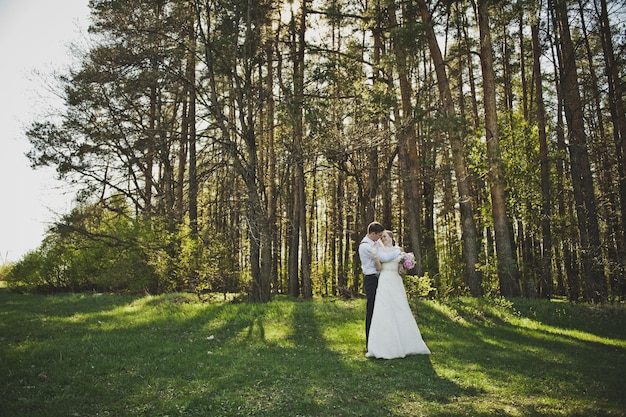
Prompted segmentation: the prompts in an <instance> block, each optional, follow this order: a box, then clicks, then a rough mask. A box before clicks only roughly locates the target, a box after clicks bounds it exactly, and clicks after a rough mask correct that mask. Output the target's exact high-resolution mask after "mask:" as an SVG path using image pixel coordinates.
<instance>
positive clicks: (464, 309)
mask: <svg viewBox="0 0 626 417" xmlns="http://www.w3.org/2000/svg"><path fill="white" fill-rule="evenodd" d="M544 303H549V302H544V301H539V302H538V301H537V300H535V302H534V305H535V306H539V307H541V306H543V305H544ZM536 308H537V307H536ZM420 310H421V315H422V317H423V319H424V322H425V323H427V331H426V332H425V333H426V335H427V336H430V335H432V336H431V337H434V341H433V343H432V344H431V345H432V346H431V349H433V351H434V352H435V355H434V356H433V358H434V362H435V364H434V367H435V369H437V370H438V371H439V372H440V373H442V374H443V375H445V376H446V377H449V378H451V379H452V380H454V381H459V384H462V385H467V384H469V385H470V386H474V387H477V388H482V389H484V391H485V392H488V393H490V394H489V395H487V396H486V397H487V398H490V401H492V402H494V404H499V407H500V413H504V414H498V413H496V414H495V415H507V414H506V413H505V411H503V410H506V409H507V408H511V407H510V404H511V403H512V404H514V407H513V408H514V409H517V410H524V411H523V412H521V415H536V416H544V415H545V416H551V415H581V416H582V415H590V416H591V415H593V416H596V415H619V416H622V415H624V410H626V388H625V387H624V385H623V383H622V382H621V381H622V372H623V367H622V366H620V365H618V364H624V363H626V349H624V347H621V346H616V345H615V344H613V343H609V342H607V343H603V342H601V341H595V340H584V339H581V338H578V337H575V336H572V335H568V334H560V333H558V332H557V333H555V332H554V331H553V329H551V328H549V329H546V328H545V326H543V325H542V323H541V322H535V321H529V320H519V317H520V316H521V315H520V314H519V312H518V311H517V310H516V309H514V308H512V305H508V304H506V305H502V306H498V305H495V306H494V303H493V300H481V299H457V300H450V301H449V302H446V303H440V302H434V301H433V302H423V303H420ZM546 321H547V320H546ZM552 323H553V324H552V326H554V327H555V328H556V329H558V328H559V321H558V320H553V321H552ZM429 329H434V330H435V331H434V332H433V333H431V332H430V331H429ZM622 341H623V339H622ZM427 342H428V341H427ZM615 343H617V342H615ZM437 351H443V352H445V354H446V355H447V357H446V358H444V359H443V360H441V361H439V360H438V359H439V357H438V356H437V354H436V352H437ZM461 381H463V382H461ZM494 393H497V394H496V395H495V396H494ZM498 397H499V398H498ZM533 402H534V403H533ZM494 411H495V410H494ZM518 412H519V411H518ZM513 414H515V413H513Z"/></svg>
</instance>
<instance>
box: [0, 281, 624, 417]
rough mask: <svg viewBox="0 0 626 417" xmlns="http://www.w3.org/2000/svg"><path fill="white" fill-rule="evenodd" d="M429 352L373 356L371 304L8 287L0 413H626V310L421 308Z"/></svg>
mask: <svg viewBox="0 0 626 417" xmlns="http://www.w3.org/2000/svg"><path fill="white" fill-rule="evenodd" d="M414 307H415V309H414V311H415V314H416V317H417V320H418V324H419V326H420V329H421V330H422V334H423V337H424V340H425V341H426V343H427V344H428V346H429V347H430V349H431V350H432V352H433V353H432V355H430V356H423V355H420V356H411V357H408V358H405V359H395V360H376V359H367V358H365V355H364V330H363V322H364V315H365V313H364V311H365V304H364V300H352V301H341V300H333V299H317V300H314V301H309V302H302V301H291V300H289V299H287V298H280V299H278V300H277V301H274V302H271V303H268V304H234V303H225V302H214V303H204V304H203V303H200V302H198V301H196V299H195V298H193V297H192V296H188V295H183V294H174V295H165V296H155V297H152V296H146V297H131V296H113V295H100V296H95V295H91V294H83V295H81V294H74V295H56V296H38V295H18V294H13V293H10V292H8V291H7V290H0V416H2V417H11V416H45V417H54V416H64V417H71V416H150V417H154V416H268V417H270V416H271V417H280V416H290V417H296V416H407V417H414V416H442V417H443V416H580V417H583V416H625V415H626V412H625V410H626V384H625V380H624V376H625V371H626V366H625V365H626V307H625V306H615V305H613V306H611V305H607V306H600V307H594V306H590V305H576V304H570V303H566V302H555V301H539V300H523V299H519V300H511V301H509V300H504V299H470V298H462V299H453V300H446V301H419V302H417V303H416V305H415V306H414Z"/></svg>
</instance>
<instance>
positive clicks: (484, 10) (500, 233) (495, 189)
mask: <svg viewBox="0 0 626 417" xmlns="http://www.w3.org/2000/svg"><path fill="white" fill-rule="evenodd" d="M478 24H479V29H480V63H481V67H482V71H483V100H484V107H485V139H486V142H487V158H488V159H489V182H490V191H491V209H492V216H493V224H494V231H495V234H496V257H497V259H498V279H499V281H500V292H501V294H502V295H503V296H505V297H516V296H519V295H520V287H519V270H518V268H517V261H516V258H515V250H514V248H513V243H512V242H513V239H512V237H511V234H510V230H511V225H510V223H509V218H508V215H507V211H506V199H505V195H504V177H503V173H502V166H501V155H500V139H499V137H498V121H497V117H498V116H497V110H496V88H495V86H496V83H495V75H494V72H493V52H492V50H491V33H490V32H491V31H490V29H489V8H488V3H487V2H486V0H481V1H479V2H478Z"/></svg>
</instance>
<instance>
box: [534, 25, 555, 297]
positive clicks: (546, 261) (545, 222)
mask: <svg viewBox="0 0 626 417" xmlns="http://www.w3.org/2000/svg"><path fill="white" fill-rule="evenodd" d="M538 19H539V17H538V16H537V17H536V18H535V20H534V21H533V22H532V24H531V36H532V44H533V73H534V74H535V80H534V82H535V101H536V103H535V105H536V117H537V129H538V130H539V162H540V164H541V236H542V240H543V244H542V253H541V265H540V267H541V271H540V275H539V286H538V287H539V296H540V297H544V298H550V297H551V296H552V292H553V288H554V287H553V281H552V273H551V268H552V229H551V226H550V220H551V218H552V197H551V195H550V166H549V159H548V138H547V135H546V115H545V108H544V104H543V86H542V83H541V79H542V76H541V63H540V58H541V47H540V43H539V22H538Z"/></svg>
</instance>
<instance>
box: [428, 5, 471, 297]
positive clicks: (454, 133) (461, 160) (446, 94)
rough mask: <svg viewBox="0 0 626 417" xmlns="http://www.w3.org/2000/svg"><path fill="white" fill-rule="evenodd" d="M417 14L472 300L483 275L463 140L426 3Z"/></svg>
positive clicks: (466, 278)
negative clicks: (431, 70) (435, 91)
mask: <svg viewBox="0 0 626 417" xmlns="http://www.w3.org/2000/svg"><path fill="white" fill-rule="evenodd" d="M417 5H418V8H419V12H420V15H421V18H422V22H423V24H424V30H425V34H426V39H427V41H428V46H429V49H430V55H431V58H432V60H433V63H434V65H435V73H436V75H437V86H438V88H439V95H440V96H441V101H442V102H443V108H442V111H443V115H444V117H445V118H446V120H447V123H448V132H447V133H448V139H449V141H450V146H451V148H452V161H453V165H454V171H455V173H456V181H457V190H458V198H459V209H460V212H461V228H462V233H463V236H462V239H463V257H464V262H465V280H466V282H467V286H468V287H469V289H470V293H471V295H472V296H474V297H478V296H481V295H482V274H481V273H480V271H479V270H478V269H477V265H478V235H477V233H476V223H475V221H474V213H473V209H472V201H471V197H470V196H471V194H470V187H469V181H468V178H467V167H466V164H465V152H464V150H463V137H462V136H461V134H460V129H458V126H457V124H456V121H455V119H456V116H457V115H456V110H455V108H454V102H453V100H452V92H451V90H450V81H449V79H448V75H447V73H446V68H445V62H444V60H443V56H442V54H441V50H440V48H439V43H438V41H437V36H436V34H435V31H434V29H433V26H432V21H431V15H430V12H429V11H428V8H427V7H426V2H425V0H417Z"/></svg>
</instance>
